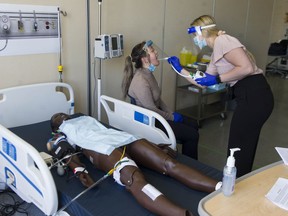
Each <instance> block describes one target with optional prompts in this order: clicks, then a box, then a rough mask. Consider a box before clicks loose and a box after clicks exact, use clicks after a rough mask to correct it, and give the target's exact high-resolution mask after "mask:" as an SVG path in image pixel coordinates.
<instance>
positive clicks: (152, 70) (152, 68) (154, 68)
mask: <svg viewBox="0 0 288 216" xmlns="http://www.w3.org/2000/svg"><path fill="white" fill-rule="evenodd" d="M148 70H149V71H150V72H154V71H155V70H156V66H155V65H153V64H150V65H149V67H148Z"/></svg>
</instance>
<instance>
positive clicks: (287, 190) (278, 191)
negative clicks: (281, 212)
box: [265, 178, 288, 210]
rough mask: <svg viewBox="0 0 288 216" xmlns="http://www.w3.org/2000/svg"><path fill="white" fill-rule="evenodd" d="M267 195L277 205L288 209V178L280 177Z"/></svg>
mask: <svg viewBox="0 0 288 216" xmlns="http://www.w3.org/2000/svg"><path fill="white" fill-rule="evenodd" d="M265 196H266V197H267V198H268V199H269V200H270V201H272V202H273V203H274V204H275V205H277V206H279V207H280V208H283V209H285V210H288V179H285V178H278V180H277V181H276V183H275V184H274V185H273V187H272V188H271V189H270V191H269V192H268V193H267V194H266V195H265Z"/></svg>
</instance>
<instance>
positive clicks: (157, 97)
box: [122, 41, 199, 160]
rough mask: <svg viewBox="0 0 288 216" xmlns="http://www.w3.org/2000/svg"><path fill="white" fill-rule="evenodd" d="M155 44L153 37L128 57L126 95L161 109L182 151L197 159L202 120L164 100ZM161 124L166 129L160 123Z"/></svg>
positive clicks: (157, 110)
mask: <svg viewBox="0 0 288 216" xmlns="http://www.w3.org/2000/svg"><path fill="white" fill-rule="evenodd" d="M152 45H153V42H152V41H147V42H145V41H144V42H142V43H140V44H137V45H136V46H135V47H134V48H133V49H132V53H131V55H130V56H128V57H127V58H126V60H125V68H124V78H123V82H122V90H123V93H124V97H125V98H126V97H127V96H129V97H130V98H132V99H133V100H135V103H136V105H138V106H141V107H144V108H146V109H149V110H152V111H154V112H157V113H158V114H160V115H161V116H162V117H163V118H165V119H166V120H167V122H168V123H169V124H170V126H171V128H172V130H173V132H174V134H175V137H176V139H177V140H178V141H180V143H181V144H182V153H183V154H184V155H187V156H189V157H192V158H194V159H196V160H197V159H198V140H199V133H198V124H197V122H196V121H194V120H192V119H190V118H188V117H185V116H182V115H181V114H179V113H176V112H172V110H170V109H169V108H168V107H167V105H166V104H165V103H164V102H163V101H162V99H161V92H160V88H159V86H158V83H157V81H156V79H155V77H154V75H153V72H154V70H155V69H156V66H158V65H159V60H158V56H157V51H156V50H155V49H154V48H153V46H152ZM132 62H134V66H135V69H136V70H135V72H134V70H133V64H132ZM157 127H159V128H160V129H164V128H163V126H162V125H160V124H159V125H157Z"/></svg>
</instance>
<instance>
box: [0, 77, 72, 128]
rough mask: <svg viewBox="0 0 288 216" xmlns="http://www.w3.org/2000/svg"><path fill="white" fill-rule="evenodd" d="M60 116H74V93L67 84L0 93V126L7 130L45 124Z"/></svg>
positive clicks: (41, 85) (31, 86)
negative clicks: (61, 113)
mask: <svg viewBox="0 0 288 216" xmlns="http://www.w3.org/2000/svg"><path fill="white" fill-rule="evenodd" d="M57 112H64V113H67V114H73V113H74V93H73V91H72V87H71V86H70V85H68V84H66V83H60V82H57V83H56V82H55V83H40V84H32V85H24V86H17V87H12V88H6V89H0V124H2V125H3V126H5V127H7V128H9V127H17V126H22V125H27V124H33V123H37V122H41V121H46V120H49V119H50V118H51V116H52V115H53V114H55V113H57Z"/></svg>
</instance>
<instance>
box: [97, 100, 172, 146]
mask: <svg viewBox="0 0 288 216" xmlns="http://www.w3.org/2000/svg"><path fill="white" fill-rule="evenodd" d="M100 101H101V103H102V105H103V107H104V109H105V111H106V113H107V116H108V120H109V124H110V125H111V126H113V127H115V128H118V129H121V130H123V131H126V132H129V133H131V134H134V135H136V136H138V137H140V138H145V139H147V140H149V141H151V142H153V143H156V144H160V143H168V144H171V146H170V147H171V148H172V149H174V150H176V138H175V135H174V133H173V131H172V129H171V127H170V125H169V124H168V122H167V121H166V120H165V119H164V118H163V117H162V116H161V115H159V114H158V113H156V112H154V111H151V110H148V109H145V108H142V107H139V106H136V105H133V104H130V103H127V102H124V101H121V100H118V99H115V98H111V97H108V96H106V95H101V97H100ZM156 119H157V120H158V121H159V122H161V124H162V125H163V126H164V127H165V129H166V131H167V134H168V136H167V135H166V133H164V132H163V131H162V130H161V129H159V128H157V127H155V120H156Z"/></svg>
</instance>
